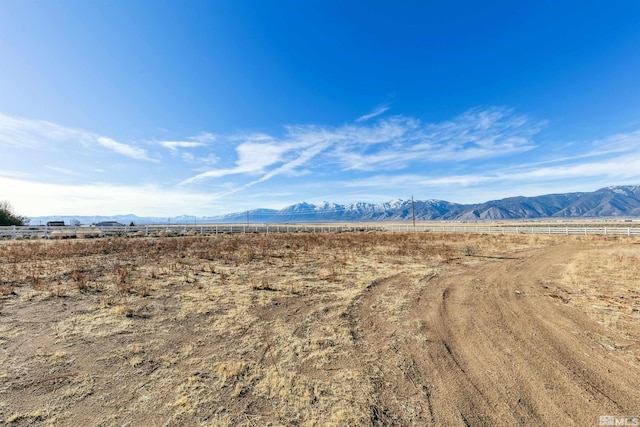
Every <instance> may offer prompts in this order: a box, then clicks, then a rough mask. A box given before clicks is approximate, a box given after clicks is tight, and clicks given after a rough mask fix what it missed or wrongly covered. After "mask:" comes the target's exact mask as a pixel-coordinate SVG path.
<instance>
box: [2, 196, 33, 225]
mask: <svg viewBox="0 0 640 427" xmlns="http://www.w3.org/2000/svg"><path fill="white" fill-rule="evenodd" d="M28 223H29V219H28V218H27V217H26V216H21V215H18V214H16V213H15V212H14V210H13V207H12V206H11V204H10V203H9V202H7V201H3V202H0V226H6V225H27V224H28Z"/></svg>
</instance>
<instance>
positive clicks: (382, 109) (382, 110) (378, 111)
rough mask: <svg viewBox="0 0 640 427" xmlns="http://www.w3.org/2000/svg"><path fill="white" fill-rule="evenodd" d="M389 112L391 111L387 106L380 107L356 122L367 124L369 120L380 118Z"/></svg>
mask: <svg viewBox="0 0 640 427" xmlns="http://www.w3.org/2000/svg"><path fill="white" fill-rule="evenodd" d="M388 110H389V107H387V106H381V107H378V108H376V109H375V110H373V111H372V112H371V113H369V114H365V115H363V116H360V117H358V118H357V119H356V122H358V123H360V122H366V121H367V120H371V119H373V118H374V117H378V116H379V115H381V114H384V113H385V112H386V111H388Z"/></svg>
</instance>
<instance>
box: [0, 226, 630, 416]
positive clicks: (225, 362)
mask: <svg viewBox="0 0 640 427" xmlns="http://www.w3.org/2000/svg"><path fill="white" fill-rule="evenodd" d="M555 239H557V238H555ZM575 240H579V239H575ZM603 241H604V240H603ZM553 242H554V238H552V237H545V236H529V235H514V236H500V235H495V236H494V235H491V236H481V235H463V234H435V233H381V232H370V233H341V234H311V233H309V234H306V233H305V234H302V233H301V234H281V235H259V234H246V235H218V236H208V237H202V236H191V237H175V238H170V237H165V238H136V239H130V238H110V239H96V240H92V241H80V240H73V241H72V240H60V241H23V242H3V243H1V244H0V366H3V369H2V370H0V423H2V422H4V423H7V424H9V425H32V424H43V425H80V424H86V423H90V424H99V425H141V424H145V425H154V424H155V425H246V426H257V425H260V426H263V425H307V426H312V425H362V424H368V423H370V422H371V417H372V412H371V411H372V409H371V408H372V407H374V406H372V405H373V403H372V402H371V394H372V390H373V388H375V387H377V385H376V384H375V383H374V382H372V381H371V379H370V378H368V376H367V375H368V371H366V370H365V369H363V366H362V361H360V360H357V356H356V353H355V348H354V340H353V335H352V334H353V331H352V328H351V327H350V325H349V321H348V318H347V317H346V316H345V313H348V311H349V308H350V307H351V306H352V305H353V304H354V302H355V301H357V300H358V298H360V297H361V296H362V294H363V292H366V290H367V289H368V287H369V286H371V284H372V283H375V281H376V280H379V279H382V278H386V277H390V276H393V275H395V274H397V273H398V272H400V271H402V272H403V273H406V274H408V275H415V276H424V277H429V276H432V275H436V274H442V272H446V271H448V270H447V269H450V268H452V266H455V265H460V264H465V265H473V264H474V263H481V262H483V260H484V259H486V258H491V257H494V258H497V257H506V256H510V255H511V254H513V253H516V252H517V251H519V250H522V249H525V248H532V247H536V246H544V245H550V244H554V243H553ZM594 260H597V261H602V260H605V261H604V262H601V263H597V262H595V261H594ZM585 271H588V274H584V273H585ZM638 272H639V269H638V255H637V252H635V250H633V249H624V250H619V249H612V248H608V247H603V248H602V249H598V250H597V251H593V252H591V253H590V254H589V257H588V258H584V259H583V258H579V259H576V260H574V261H573V263H572V264H570V265H569V267H568V272H567V275H566V278H565V280H566V287H567V288H569V287H571V289H574V291H569V290H567V292H573V294H572V295H574V294H575V296H572V298H576V300H577V299H579V300H580V301H581V302H580V304H582V305H584V306H585V307H586V306H588V305H589V304H592V305H594V304H595V301H598V304H599V305H601V306H602V307H604V308H603V309H602V310H600V311H601V312H604V310H605V309H606V310H613V311H614V312H615V313H618V314H617V316H618V317H615V322H616V324H617V326H618V327H620V328H624V327H625V325H626V323H625V322H626V320H621V319H632V318H637V315H638V313H637V311H636V309H637V307H636V306H630V305H628V304H622V305H620V304H618V301H621V300H624V301H625V302H627V301H630V300H632V299H633V300H634V301H635V298H637V297H638V288H637V286H634V287H631V286H630V283H636V284H637V282H634V281H637V278H638ZM601 277H607V279H606V280H607V281H606V283H605V282H602V281H600V282H599V281H598V280H599V278H601ZM578 289H579V290H578ZM388 292H389V295H388V298H387V299H386V302H385V303H384V304H381V305H380V306H379V307H377V309H378V310H380V311H381V312H384V313H387V315H388V316H389V318H390V319H392V318H393V316H394V313H395V312H396V311H397V310H398V309H399V306H398V304H397V303H396V302H395V301H396V300H397V301H400V300H402V296H401V295H396V294H394V292H395V291H393V290H389V291H388ZM603 295H607V297H606V298H604V297H603ZM638 305H640V304H638ZM621 307H623V308H621ZM630 307H631V308H630ZM634 307H635V308H634ZM400 308H401V307H400ZM625 316H626V317H625ZM603 321H605V322H614V319H613V317H609V318H605V317H603Z"/></svg>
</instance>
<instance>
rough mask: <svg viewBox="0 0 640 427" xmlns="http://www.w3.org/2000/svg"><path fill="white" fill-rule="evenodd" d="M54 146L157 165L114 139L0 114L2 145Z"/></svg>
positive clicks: (134, 149)
mask: <svg viewBox="0 0 640 427" xmlns="http://www.w3.org/2000/svg"><path fill="white" fill-rule="evenodd" d="M54 144H68V145H72V146H73V145H77V144H79V145H81V146H83V147H89V148H90V147H96V146H101V147H104V148H107V149H109V150H111V151H113V152H115V153H118V154H120V155H122V156H126V157H129V158H132V159H135V160H144V161H151V162H157V159H153V158H151V157H150V156H149V155H148V154H147V151H146V150H144V149H142V148H139V147H135V146H133V145H128V144H124V143H121V142H117V141H115V140H113V139H111V138H108V137H104V136H101V135H97V134H95V133H91V132H87V131H84V130H81V129H74V128H69V127H65V126H60V125H57V124H55V123H50V122H47V121H43V120H31V119H24V118H19V117H10V116H7V115H3V114H0V145H5V146H13V147H19V148H30V149H35V148H38V149H45V148H49V149H56V148H58V147H57V146H56V145H54Z"/></svg>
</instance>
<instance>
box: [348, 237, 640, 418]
mask: <svg viewBox="0 0 640 427" xmlns="http://www.w3.org/2000/svg"><path fill="white" fill-rule="evenodd" d="M580 250H581V248H580V247H578V246H576V245H575V244H562V245H558V246H554V247H547V248H544V249H535V250H528V251H524V252H521V253H518V254H515V255H514V257H513V258H512V259H489V258H487V259H484V260H482V262H481V263H480V264H479V265H478V264H476V265H473V266H469V265H467V266H462V267H461V266H455V268H454V267H453V266H452V267H446V268H444V269H443V270H441V272H440V273H439V274H438V275H437V276H436V277H434V276H433V275H431V276H427V275H425V276H423V277H417V276H409V275H407V274H402V273H400V274H398V275H395V276H393V277H390V278H387V279H384V280H381V281H379V282H378V283H377V284H376V285H375V286H371V287H370V288H369V289H368V290H367V292H365V293H364V294H363V296H362V298H361V299H360V300H359V301H357V304H356V305H355V306H354V307H353V312H352V316H353V329H354V332H353V336H354V337H355V341H356V345H357V347H358V349H359V351H360V352H361V353H362V361H363V366H366V367H365V368H364V369H366V370H367V373H368V376H369V378H370V380H371V382H372V384H373V386H372V389H373V390H374V394H373V395H374V396H375V398H373V399H372V401H371V402H370V406H371V408H372V409H371V413H372V416H371V421H372V424H373V425H407V424H419V425H560V424H566V425H597V423H598V416H600V415H637V413H638V410H639V409H640V404H639V403H640V389H639V388H638V385H639V384H640V369H639V368H638V366H637V365H630V364H629V361H628V360H625V359H624V358H623V357H622V356H621V355H620V354H617V353H616V352H615V351H611V350H610V349H607V348H606V347H605V346H604V345H603V344H602V343H601V340H598V339H597V338H595V337H605V338H607V339H609V340H611V341H615V340H616V339H618V338H617V337H616V335H615V332H614V331H611V330H608V329H606V328H605V327H603V326H601V325H599V324H598V323H596V322H595V321H593V320H592V319H590V318H589V317H588V316H587V315H586V314H585V313H583V312H582V311H580V310H579V309H577V308H575V307H572V306H570V305H568V304H565V303H564V302H563V301H562V300H558V299H557V298H553V297H552V296H550V295H549V294H548V292H546V290H545V288H544V287H543V285H542V284H543V283H545V281H548V280H553V278H554V277H558V274H560V273H561V270H560V268H561V267H562V265H563V263H565V262H566V261H567V259H568V258H569V257H570V256H573V255H575V254H576V253H578V252H579V251H580ZM394 308H395V310H394ZM636 350H637V343H636Z"/></svg>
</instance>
